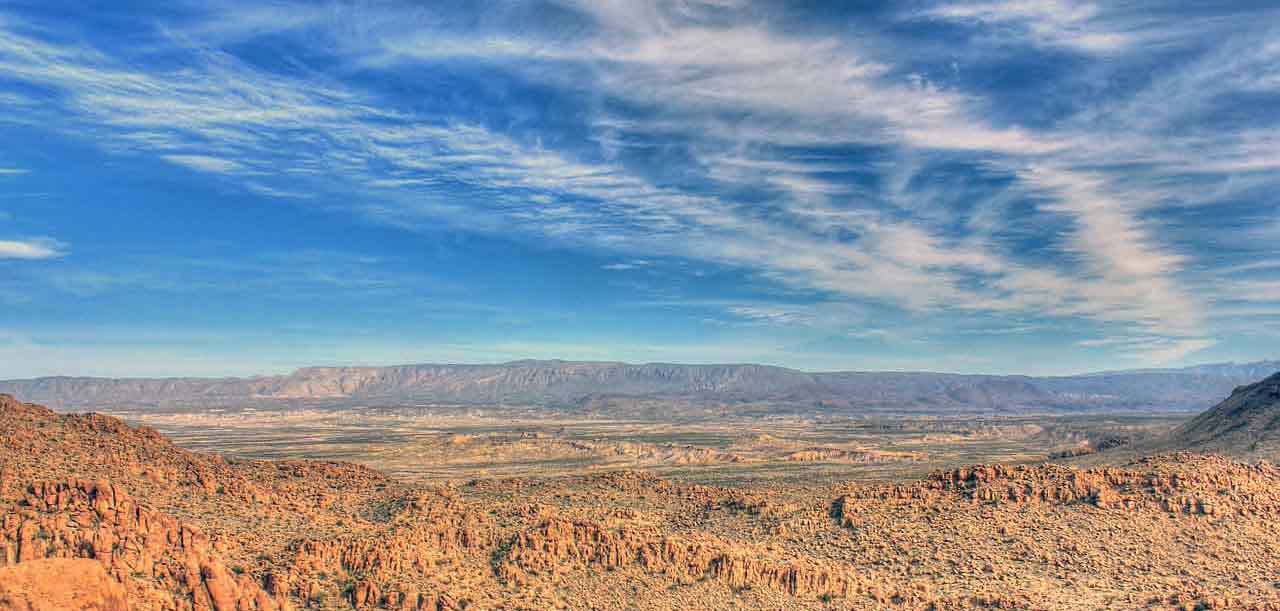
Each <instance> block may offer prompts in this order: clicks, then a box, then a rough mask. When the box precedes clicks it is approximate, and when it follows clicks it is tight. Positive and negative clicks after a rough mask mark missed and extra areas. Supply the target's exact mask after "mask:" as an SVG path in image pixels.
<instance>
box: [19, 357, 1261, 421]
mask: <svg viewBox="0 0 1280 611" xmlns="http://www.w3.org/2000/svg"><path fill="white" fill-rule="evenodd" d="M1277 369H1280V363H1277V362H1268V363H1257V364H1252V365H1217V366H1201V367H1195V368H1189V369H1175V370H1141V371H1131V372H1111V373H1102V374H1090V375H1081V376H1068V377H1027V376H983V375H958V374H945V373H920V372H914V373H913V372H906V373H892V372H831V373H809V372H803V371H797V370H793V369H784V368H780V367H767V366H762V365H675V364H663V363H650V364H643V365H631V364H626V363H611V362H605V363H598V362H568V361H517V362H512V363H504V364H498V365H404V366H396V367H312V368H305V369H300V370H298V371H295V372H293V373H291V374H288V375H281V376H265V377H256V378H219V379H204V378H172V379H108V378H69V377H56V378H38V379H32V380H9V381H0V392H9V393H13V394H15V395H17V396H23V397H30V398H32V399H34V400H38V401H41V402H44V403H46V404H49V405H52V406H54V407H56V408H59V409H71V408H78V407H111V406H146V405H155V404H181V405H191V406H209V405H227V404H237V403H241V404H242V403H245V402H258V403H263V402H267V403H269V402H282V401H309V402H322V403H323V402H327V403H330V404H344V405H345V404H352V403H369V402H388V403H395V402H432V403H452V404H464V405H467V404H471V405H495V404H509V405H540V406H548V407H553V408H560V409H579V410H596V411H602V412H610V411H616V410H618V409H619V406H620V405H622V404H625V403H627V399H629V398H637V397H642V398H650V399H659V400H664V401H668V402H671V404H680V403H682V404H684V405H685V406H687V408H689V409H697V408H699V407H706V406H723V405H730V406H732V405H741V404H746V403H758V404H759V403H763V404H768V405H773V406H776V407H778V408H779V409H784V410H792V411H795V410H805V411H822V412H825V413H866V412H875V411H889V412H898V413H903V412H923V413H931V414H945V413H958V412H961V413H963V412H973V411H983V412H991V411H1003V412H1019V411H1043V410H1063V411H1087V410H1116V409H1139V410H1147V409H1158V410H1168V409H1194V408H1199V407H1200V406H1203V405H1205V404H1208V403H1209V402H1211V401H1213V400H1215V399H1216V398H1217V397H1220V396H1222V395H1224V394H1226V393H1227V392H1228V391H1229V390H1230V389H1232V388H1234V387H1236V386H1239V385H1241V384H1247V383H1250V382H1253V381H1255V380H1257V379H1259V378H1260V377H1262V376H1264V375H1266V374H1269V373H1271V372H1274V371H1275V370H1277ZM1262 372H1266V373H1262Z"/></svg>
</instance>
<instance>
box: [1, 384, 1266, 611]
mask: <svg viewBox="0 0 1280 611" xmlns="http://www.w3.org/2000/svg"><path fill="white" fill-rule="evenodd" d="M1277 389H1280V376H1274V377H1272V378H1270V379H1268V380H1266V381H1264V382H1260V383H1258V384H1256V385H1253V386H1249V387H1246V388H1242V389H1239V390H1237V391H1236V392H1235V393H1233V394H1232V396H1231V398H1229V399H1228V400H1227V401H1224V402H1223V403H1222V404H1221V405H1219V406H1218V407H1216V408H1214V409H1213V410H1210V411H1208V412H1206V414H1205V415H1204V416H1201V417H1198V418H1197V419H1193V420H1191V421H1190V422H1183V421H1184V420H1186V416H1181V417H1179V416H1173V415H1158V416H1140V415H1117V416H1105V417H1104V416H1098V415H1093V416H1089V417H1081V416H1074V417H1072V416H1062V417H1046V416H1008V417H991V418H972V417H971V418H964V419H960V418H952V419H947V418H884V419H880V418H869V419H829V420H824V419H814V418H778V419H770V420H760V419H743V420H741V421H737V422H717V423H708V422H698V421H687V422H668V423H665V424H661V423H656V422H642V421H628V420H622V419H619V420H597V419H589V418H566V417H563V416H556V417H546V418H534V417H528V416H526V417H524V418H512V417H511V416H512V414H510V413H504V414H503V415H502V416H501V417H499V416H497V415H495V414H494V413H481V412H478V411H474V412H472V413H455V410H444V411H438V412H437V413H432V414H425V413H420V412H421V410H407V411H406V410H399V411H397V410H374V411H373V412H370V413H357V411H355V410H353V411H348V412H342V411H338V412H309V411H306V410H300V411H299V410H281V411H272V412H262V411H259V410H224V411H221V412H210V411H200V412H198V413H196V412H192V411H184V412H181V413H168V414H165V413H149V414H141V413H137V412H134V413H128V412H127V410H126V411H125V412H122V413H120V414H119V415H121V416H124V417H125V418H127V419H128V421H129V422H126V420H122V419H120V418H117V417H113V416H108V415H103V414H83V415H74V414H59V413H56V412H54V411H52V410H49V409H47V408H44V407H41V406H38V405H35V404H29V403H22V402H20V401H18V400H16V399H13V398H11V397H7V396H5V397H3V398H0V424H2V425H3V426H0V516H2V517H0V564H2V565H4V568H0V606H4V605H8V608H15V609H28V608H30V609H42V608H50V607H48V606H47V605H46V606H45V607H41V606H39V605H40V604H41V603H40V601H41V600H54V599H53V598H50V597H52V596H57V595H60V596H63V599H60V600H64V601H65V600H66V596H67V592H72V593H74V594H75V598H74V600H72V601H70V602H62V603H59V604H62V605H74V606H75V607H76V608H86V609H88V608H95V609H117V608H126V607H127V608H130V609H172V610H201V611H203V610H213V611H251V610H258V611H267V610H281V609H352V608H355V609H373V608H385V609H432V610H444V609H688V608H698V609H703V608H705V609H892V608H898V609H965V608H1005V609H1078V608H1089V609H1104V608H1111V609H1147V608H1150V609H1239V608H1244V609H1268V608H1280V590H1277V587H1276V581H1275V574H1276V570H1277V569H1278V568H1280V542H1278V541H1277V539H1276V538H1275V537H1274V528H1273V525H1274V521H1275V519H1276V518H1277V516H1280V469H1277V468H1276V467H1274V466H1272V465H1271V463H1269V462H1267V461H1266V460H1258V459H1257V458H1256V457H1250V458H1249V460H1236V459H1234V458H1231V457H1230V456H1228V455H1224V454H1222V453H1220V452H1223V451H1227V452H1230V450H1231V449H1232V447H1235V446H1222V447H1217V448H1215V450H1216V452H1218V453H1199V452H1189V451H1186V450H1195V449H1197V448H1195V447H1192V446H1190V445H1186V446H1185V447H1173V444H1177V443H1183V442H1185V443H1190V444H1194V443H1205V442H1206V436H1210V437H1212V435H1211V433H1210V432H1205V431H1211V430H1229V431H1231V432H1232V434H1233V435H1237V436H1238V435H1239V434H1240V432H1241V427H1240V426H1235V425H1233V424H1232V423H1231V422H1227V421H1223V419H1236V420H1239V421H1240V422H1244V423H1246V425H1247V428H1248V430H1250V431H1252V433H1250V434H1251V435H1252V438H1254V439H1255V440H1257V439H1269V438H1270V436H1271V434H1272V433H1271V431H1270V429H1268V428H1267V426H1266V425H1265V422H1264V421H1266V422H1269V419H1266V418H1264V417H1263V416H1265V415H1266V414H1269V413H1270V412H1271V410H1276V409H1280V401H1277V400H1276V399H1277V397H1280V393H1278V392H1277ZM410 412H412V413H414V414H417V415H411V413H410ZM1206 418H1207V419H1208V420H1209V421H1210V424H1211V426H1209V427H1208V428H1206V426H1205V424H1204V421H1205V420H1206ZM139 422H142V423H145V424H137V423H139ZM1258 422H1264V424H1263V425H1257V426H1254V424H1256V423H1258ZM130 423H135V424H137V425H136V426H135V425H133V424H130ZM1188 439H1191V440H1192V441H1186V440H1188ZM1214 439H1218V438H1217V437H1214ZM1255 445H1257V444H1255ZM1257 447H1263V448H1265V447H1267V446H1266V445H1265V444H1263V445H1259V446H1257ZM1148 448H1155V449H1158V450H1159V452H1157V453H1156V454H1154V455H1147V449H1148ZM77 559H79V561H80V562H82V563H83V562H84V561H85V560H91V561H92V562H89V563H88V564H68V563H71V562H73V561H76V560H77ZM66 580H73V583H72V582H67V581H66ZM23 605H27V606H23ZM52 608H58V607H52Z"/></svg>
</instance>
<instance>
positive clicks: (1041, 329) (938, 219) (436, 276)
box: [0, 0, 1280, 378]
mask: <svg viewBox="0 0 1280 611" xmlns="http://www.w3.org/2000/svg"><path fill="white" fill-rule="evenodd" d="M835 4H836V3H831V5H835ZM840 4H844V3H840ZM870 4H871V5H872V6H869V7H858V8H833V7H832V6H829V5H828V4H825V3H817V2H805V3H782V2H749V1H746V0H705V1H697V0H687V1H683V2H643V1H641V0H626V1H617V2H608V1H598V2H597V1H593V2H588V1H585V0H584V1H581V2H579V1H576V0H558V1H551V2H511V1H509V2H496V3H478V2H429V3H421V2H412V3H411V2H405V3H397V2H352V1H347V2H340V3H323V2H319V1H315V2H303V3H297V4H292V3H286V2H244V3H239V2H204V1H201V2H190V3H187V2H164V3H158V2H157V3H145V2H116V3H110V4H109V5H103V7H100V8H98V9H96V10H92V11H91V10H88V9H86V8H84V6H85V5H84V3H81V2H56V1H54V2H51V1H49V0H41V1H39V2H26V1H17V2H14V1H12V0H8V1H2V2H0V143H2V144H0V378H11V377H24V376H36V375H49V374H95V375H113V376H124V375H186V374H208V375H223V374H227V375H244V374H252V373H273V372H280V371H287V370H289V369H292V368H294V367H297V366H303V365H311V364H345V363H351V364H389V363H405V362H431V361H435V362H445V361H449V362H487V361H497V360H507V359H515V358H530V357H532V358H553V357H558V358H569V359H610V360H613V359H617V360H628V361H656V360H661V361H679V362H744V361H750V362H762V363H772V364H779V365H786V366H794V367H800V368H807V369H928V370H950V371H966V372H969V371H971V372H1022V373H1038V374H1044V373H1051V374H1052V373H1069V372H1077V371H1089V370H1101V369H1111V368H1125V367H1145V366H1162V365H1178V364H1184V363H1195V362H1206V361H1219V360H1252V359H1261V358H1268V357H1276V356H1278V355H1277V353H1276V351H1275V349H1274V346H1276V345H1280V344H1278V343H1277V342H1278V341H1280V256H1278V255H1280V196H1278V195H1277V193H1278V192H1280V190H1278V189H1277V188H1278V187H1280V12H1278V11H1277V9H1276V8H1274V7H1271V8H1269V7H1267V6H1266V4H1267V3H1257V4H1250V3H1244V2H1240V3H1201V2H1185V3H1097V4H1089V3H1078V2H1066V1H1062V2H1058V1H1054V0H990V1H979V2H945V1H944V2H937V3H933V2H902V3H870ZM876 5H879V6H876Z"/></svg>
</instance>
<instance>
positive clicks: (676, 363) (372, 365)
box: [0, 357, 1280, 380]
mask: <svg viewBox="0 0 1280 611" xmlns="http://www.w3.org/2000/svg"><path fill="white" fill-rule="evenodd" d="M522 362H532V363H567V364H601V365H624V366H648V365H672V366H677V367H684V366H688V367H754V366H760V367H778V368H782V369H789V370H793V371H799V372H802V373H810V374H823V373H922V374H955V375H979V376H982V375H986V376H1027V377H1057V376H1062V377H1071V376H1083V375H1092V374H1106V373H1113V372H1136V371H1163V370H1181V369H1194V368H1197V367H1211V366H1219V365H1223V366H1232V365H1240V366H1245V365H1256V364H1261V363H1271V362H1280V359H1258V360H1255V361H1214V362H1198V363H1189V364H1186V365H1181V366H1178V367H1137V368H1129V369H1091V370H1083V371H1074V372H1066V373H1055V374H1034V373H1025V372H1020V371H951V370H942V369H876V368H872V369H805V368H801V367H786V366H783V365H774V364H770V363H752V362H697V361H671V360H657V361H613V360H578V359H563V358H555V357H550V358H522V359H512V360H507V361H471V362H461V361H459V362H448V361H439V360H426V361H415V362H393V363H358V362H351V363H313V364H305V365H297V366H293V367H287V368H284V369H279V370H275V371H259V372H253V373H248V374H219V373H216V372H215V373H209V374H189V375H166V374H155V375H146V374H142V375H128V376H112V375H96V374H93V373H53V374H47V375H38V376H23V377H9V378H0V380H24V379H38V378H55V377H66V378H139V379H163V378H254V377H273V376H287V375H289V374H292V373H296V372H299V371H302V370H306V369H343V368H352V369H359V368H394V367H431V366H439V367H454V366H460V367H497V366H505V365H514V364H518V363H522Z"/></svg>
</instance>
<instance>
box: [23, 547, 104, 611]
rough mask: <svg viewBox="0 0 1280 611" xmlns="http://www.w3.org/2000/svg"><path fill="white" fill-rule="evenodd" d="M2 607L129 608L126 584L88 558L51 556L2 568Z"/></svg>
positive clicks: (43, 610) (52, 610) (46, 610)
mask: <svg viewBox="0 0 1280 611" xmlns="http://www.w3.org/2000/svg"><path fill="white" fill-rule="evenodd" d="M0 609H4V610H6V611H67V610H68V609H76V610H79V611H128V610H129V604H128V602H127V601H126V599H125V591H124V586H122V585H121V584H120V582H118V581H116V580H115V579H112V578H111V577H109V576H108V575H107V572H106V571H105V570H103V566H102V564H101V563H98V562H94V561H93V560H87V559H71V558H50V559H42V560H32V561H30V562H23V563H22V564H16V565H13V566H6V567H0Z"/></svg>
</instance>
